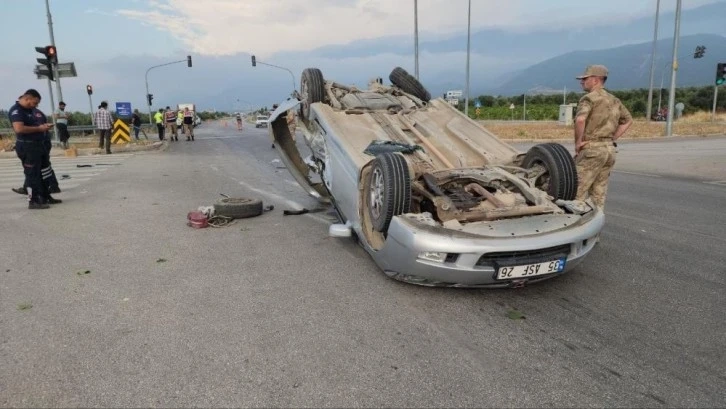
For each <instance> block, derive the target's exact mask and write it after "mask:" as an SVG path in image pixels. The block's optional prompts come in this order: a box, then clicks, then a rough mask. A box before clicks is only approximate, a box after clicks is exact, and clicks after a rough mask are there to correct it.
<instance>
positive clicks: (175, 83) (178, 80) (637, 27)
mask: <svg viewBox="0 0 726 409" xmlns="http://www.w3.org/2000/svg"><path fill="white" fill-rule="evenodd" d="M654 11H655V10H654ZM594 13H595V12H593V14H592V15H593V16H594V17H593V21H592V22H591V23H588V24H578V27H574V26H573V27H563V26H553V27H551V28H549V29H532V30H530V31H528V32H524V31H522V30H520V31H517V32H515V31H505V30H501V29H496V30H494V29H486V30H478V31H474V32H472V35H471V64H470V67H471V70H470V95H471V96H472V97H473V96H478V95H483V94H490V95H492V94H494V95H519V94H522V93H525V92H537V91H536V90H541V89H552V90H562V89H563V88H564V87H567V89H568V90H579V83H578V82H577V81H576V80H575V79H574V77H575V76H576V75H577V74H579V73H580V72H582V71H583V70H584V69H585V66H587V65H589V64H604V65H606V66H608V68H609V69H610V72H611V75H610V78H609V79H608V88H610V89H624V88H647V87H648V85H649V74H650V55H651V51H652V50H651V48H652V40H653V26H654V18H653V17H654V16H651V17H645V18H635V19H627V20H626V19H623V20H622V21H616V22H606V21H597V19H596V14H594ZM724 21H726V1H721V2H718V3H711V4H708V5H705V6H701V7H696V8H692V9H687V10H684V11H683V12H682V15H681V24H680V26H681V28H680V36H679V37H680V40H679V43H680V44H679V52H678V54H679V70H678V77H677V85H678V86H691V85H709V84H713V79H714V75H715V65H716V63H717V62H726V38H725V37H724V36H726V24H724ZM674 23H675V16H674V14H673V13H672V12H668V13H661V16H660V24H659V34H658V38H659V40H658V42H657V51H656V70H655V71H656V72H655V80H654V83H655V87H656V88H657V87H658V86H659V85H660V79H661V76H663V77H664V84H665V86H666V87H667V86H668V84H669V83H670V76H669V73H668V72H667V70H668V66H669V64H670V62H671V59H672V47H673V34H674V33H673V28H674ZM582 27H585V28H582ZM466 45H467V36H466V27H464V28H463V30H462V31H461V32H459V33H456V34H452V35H447V36H437V35H434V34H432V33H428V32H426V31H422V32H421V33H420V44H419V51H420V55H419V57H420V58H419V66H420V80H421V82H422V83H423V84H424V85H425V86H426V87H427V88H428V90H429V91H430V92H431V94H432V95H435V96H436V95H441V94H443V93H444V92H446V91H447V90H452V89H460V90H463V89H464V88H465V83H466V75H465V73H466ZM697 45H704V46H705V47H706V52H705V56H704V57H703V58H701V59H693V51H694V49H695V47H696V46H697ZM246 48H247V49H249V50H254V49H255V44H254V39H250V45H249V47H246ZM413 49H414V47H413V36H412V35H411V36H391V37H380V38H375V39H368V40H360V41H354V42H351V43H347V44H340V45H335V46H325V47H320V48H316V49H313V50H310V51H285V52H279V53H276V54H274V55H272V56H270V57H267V58H266V59H265V61H261V62H265V63H268V64H274V65H277V66H280V67H285V69H278V68H274V67H269V66H265V65H264V64H257V66H256V67H252V65H251V62H250V53H238V54H235V55H230V56H221V57H215V56H203V55H197V56H194V65H193V67H192V68H187V67H186V64H175V65H169V66H165V67H164V68H162V69H159V70H152V71H150V72H149V74H148V83H149V92H150V93H152V94H154V101H153V102H154V106H153V108H154V109H158V108H160V107H164V106H166V105H169V106H173V105H176V104H177V103H188V102H193V103H195V104H196V105H197V107H198V108H199V109H217V110H227V111H228V110H247V109H250V110H251V109H255V108H259V107H262V106H267V107H269V106H271V105H272V104H273V103H276V102H279V101H281V100H284V99H285V98H287V97H288V96H289V95H290V93H291V91H292V88H293V86H294V87H296V88H299V80H300V73H301V72H302V70H303V69H305V68H307V67H316V68H320V69H321V71H322V72H323V75H324V77H325V78H326V79H332V80H335V81H337V82H340V83H344V84H352V85H357V86H365V85H366V84H367V82H368V81H369V80H370V79H372V78H375V77H382V78H384V79H385V80H386V81H387V79H388V75H389V73H390V72H391V70H392V69H393V68H394V67H396V66H401V67H403V68H405V69H406V70H408V71H409V72H410V73H413V71H414V69H413V67H414V57H413ZM178 57H179V58H178V59H179V60H184V59H185V57H186V53H185V52H182V51H180V52H179V56H178ZM168 61H169V57H159V56H154V55H134V56H123V57H118V58H116V59H114V60H111V61H104V62H98V63H94V64H83V65H81V64H77V69H78V72H79V77H77V78H68V79H64V81H63V87H64V90H67V89H68V90H69V91H64V98H65V99H66V102H68V101H69V100H70V101H71V106H72V107H74V108H72V109H76V108H75V107H78V108H77V109H83V108H81V107H83V106H85V105H87V104H88V101H87V96H86V94H85V85H86V84H88V83H89V82H90V81H93V84H94V90H95V92H94V95H93V98H94V100H100V99H107V100H108V101H109V102H113V101H114V100H116V101H130V102H132V105H133V106H134V107H141V108H142V109H143V110H144V111H146V101H145V95H146V88H145V79H146V78H145V72H146V70H147V68H148V67H150V66H154V65H160V64H165V63H167V62H168ZM258 61H260V60H259V58H258ZM664 67H665V70H664ZM286 69H289V72H286ZM23 70H24V69H23ZM29 71H31V70H27V71H25V70H24V72H29ZM663 73H665V75H663ZM25 75H28V76H31V75H32V74H25ZM32 77H34V76H32ZM39 86H40V85H39ZM70 90H74V91H73V92H74V93H73V94H72V93H71V91H70ZM533 90H535V91H533ZM66 93H67V94H68V95H66ZM112 106H113V104H112Z"/></svg>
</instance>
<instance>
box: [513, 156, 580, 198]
mask: <svg viewBox="0 0 726 409" xmlns="http://www.w3.org/2000/svg"><path fill="white" fill-rule="evenodd" d="M536 166H541V167H543V168H544V173H542V174H541V175H540V176H539V177H537V179H536V180H535V181H534V184H535V186H536V187H538V188H540V189H542V190H544V191H546V192H547V193H548V194H549V195H550V196H552V197H554V198H555V200H557V199H563V200H573V199H575V195H576V194H577V168H576V167H575V161H574V160H573V159H572V156H571V155H570V152H568V151H567V149H566V148H565V147H564V146H562V145H560V144H559V143H543V144H540V145H535V146H533V147H532V148H530V150H529V151H528V152H527V155H525V157H524V160H523V161H522V167H523V168H526V169H530V168H533V167H536Z"/></svg>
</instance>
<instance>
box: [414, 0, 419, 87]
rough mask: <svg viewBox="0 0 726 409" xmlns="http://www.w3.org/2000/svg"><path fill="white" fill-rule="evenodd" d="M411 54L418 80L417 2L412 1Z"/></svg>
mask: <svg viewBox="0 0 726 409" xmlns="http://www.w3.org/2000/svg"><path fill="white" fill-rule="evenodd" d="M413 53H414V67H415V70H416V71H415V74H416V79H418V0H413Z"/></svg>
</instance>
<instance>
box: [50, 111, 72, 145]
mask: <svg viewBox="0 0 726 409" xmlns="http://www.w3.org/2000/svg"><path fill="white" fill-rule="evenodd" d="M53 116H55V123H56V126H57V127H58V139H60V143H61V147H62V148H63V149H68V139H70V137H71V135H70V134H69V133H68V113H67V112H66V103H65V102H63V101H61V102H59V103H58V109H57V110H56V111H55V113H54V114H53Z"/></svg>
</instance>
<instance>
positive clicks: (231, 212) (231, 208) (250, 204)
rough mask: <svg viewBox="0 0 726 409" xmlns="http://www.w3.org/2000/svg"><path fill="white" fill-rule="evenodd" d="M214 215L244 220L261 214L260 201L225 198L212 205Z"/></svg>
mask: <svg viewBox="0 0 726 409" xmlns="http://www.w3.org/2000/svg"><path fill="white" fill-rule="evenodd" d="M214 214H215V215H217V216H226V217H231V218H233V219H244V218H246V217H254V216H259V215H261V214H262V201H261V200H258V199H247V198H236V197H225V198H224V199H219V200H218V201H217V203H216V204H215V205H214Z"/></svg>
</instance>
